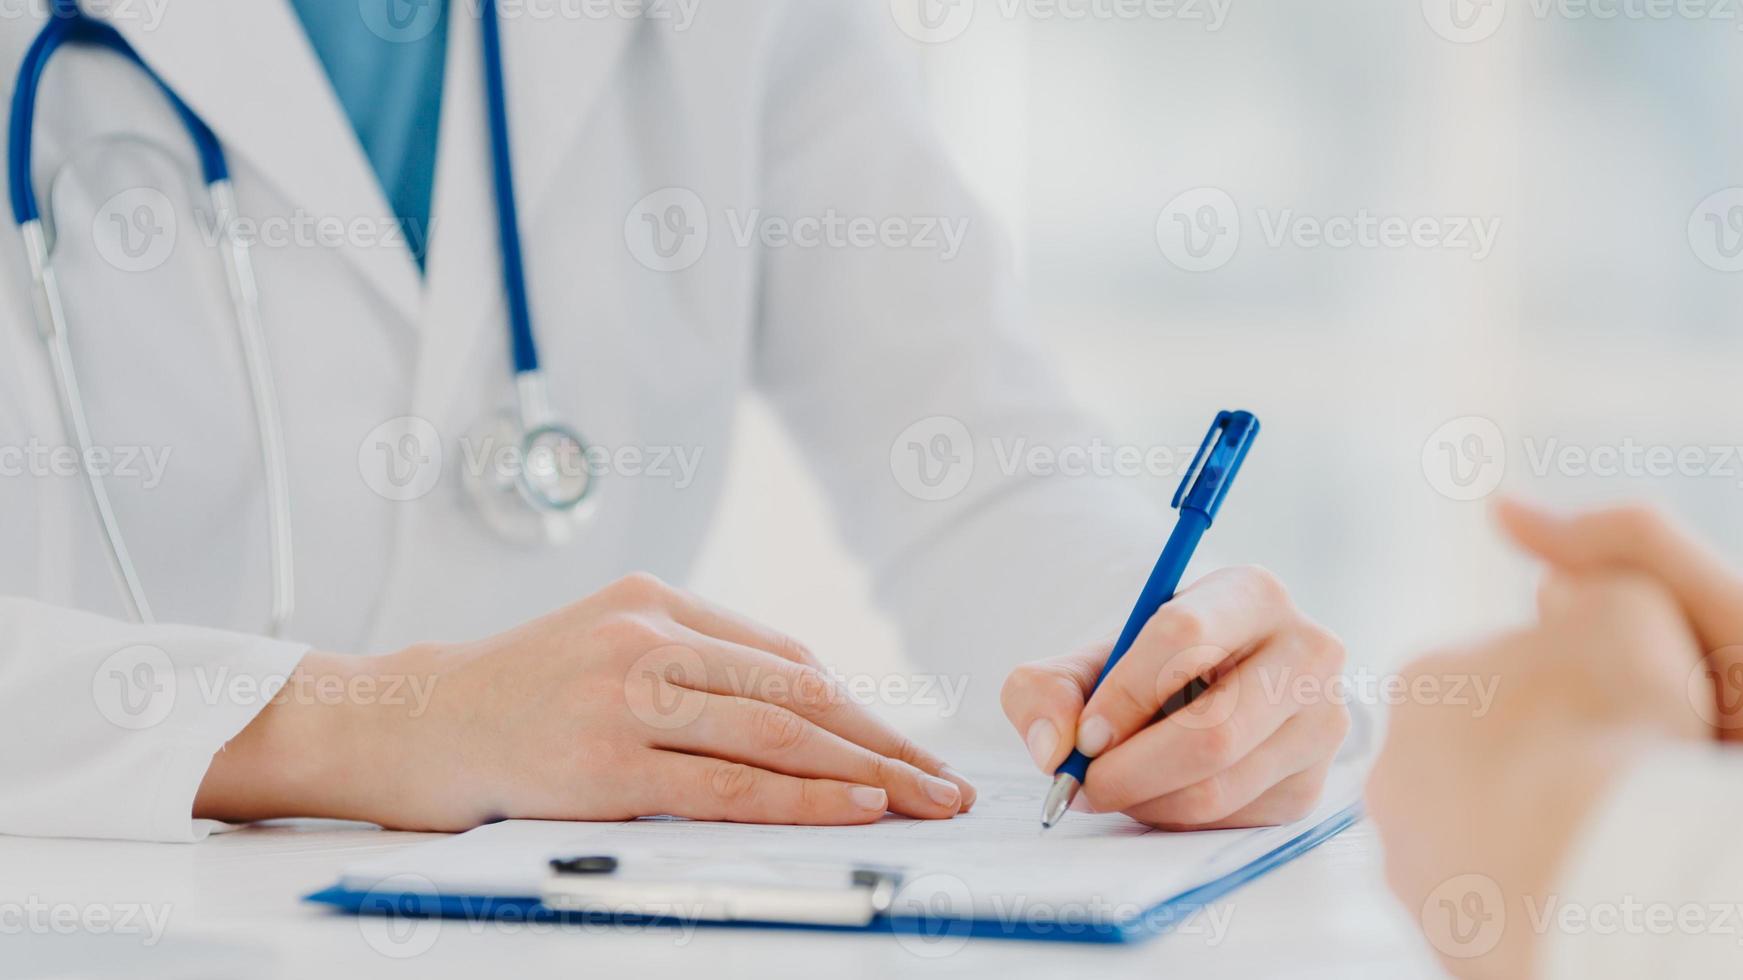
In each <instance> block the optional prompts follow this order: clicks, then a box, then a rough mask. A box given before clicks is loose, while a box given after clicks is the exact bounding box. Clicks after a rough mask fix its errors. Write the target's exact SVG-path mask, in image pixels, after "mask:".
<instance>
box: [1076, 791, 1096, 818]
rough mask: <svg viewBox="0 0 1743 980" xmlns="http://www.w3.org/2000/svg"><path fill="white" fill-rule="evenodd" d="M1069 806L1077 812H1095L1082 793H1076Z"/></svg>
mask: <svg viewBox="0 0 1743 980" xmlns="http://www.w3.org/2000/svg"><path fill="white" fill-rule="evenodd" d="M1071 808H1072V809H1073V810H1076V811H1077V812H1078V813H1094V812H1096V809H1095V807H1094V806H1091V805H1090V802H1089V799H1088V798H1087V797H1085V796H1083V795H1082V794H1078V796H1077V798H1075V799H1073V800H1072V801H1071Z"/></svg>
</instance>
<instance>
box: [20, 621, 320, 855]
mask: <svg viewBox="0 0 1743 980" xmlns="http://www.w3.org/2000/svg"><path fill="white" fill-rule="evenodd" d="M307 652H308V647H307V646H305V645H303V644H300V643H288V642H281V641H277V640H269V639H264V638H261V637H256V636H248V635H245V634H239V633H228V632H224V631H221V630H211V629H202V628H196V627H188V626H168V625H151V626H142V625H137V624H132V623H125V622H120V621H117V620H113V619H108V618H105V617H102V616H95V615H91V614H89V613H83V612H78V611H76V610H70V609H64V608H60V607H57V606H50V605H45V604H42V603H38V602H32V601H28V600H22V599H11V598H6V599H0V744H4V745H5V746H6V749H5V751H4V752H0V785H4V786H5V787H6V792H4V793H0V833H6V834H18V835H24V836H32V837H96V838H117V839H126V840H150V841H171V842H192V841H197V840H201V839H203V838H204V837H205V836H206V835H207V834H209V833H211V832H212V831H213V830H214V829H217V828H219V827H221V826H222V825H221V824H217V823H215V822H213V821H204V820H195V819H194V818H193V805H194V796H195V794H196V793H197V792H198V791H199V787H200V782H201V781H202V780H203V779H204V778H205V774H206V770H207V769H208V768H209V767H210V766H211V763H212V757H213V756H214V755H215V754H216V753H217V752H218V751H219V750H220V749H222V748H223V746H224V744H225V743H226V742H228V741H229V740H230V739H232V738H234V737H235V736H236V735H237V734H238V733H239V732H241V731H242V729H244V728H246V727H247V726H248V723H249V722H250V721H252V720H253V719H254V717H255V715H257V714H259V713H260V711H261V709H262V708H264V707H265V706H266V705H267V704H268V703H269V702H270V701H271V700H272V698H273V697H274V696H275V695H277V694H278V693H279V691H280V690H281V689H282V688H283V686H284V684H285V682H286V681H287V680H288V679H289V678H290V676H291V674H292V672H293V671H295V670H296V667H297V664H298V663H299V662H301V660H302V658H303V656H304V654H306V653H307Z"/></svg>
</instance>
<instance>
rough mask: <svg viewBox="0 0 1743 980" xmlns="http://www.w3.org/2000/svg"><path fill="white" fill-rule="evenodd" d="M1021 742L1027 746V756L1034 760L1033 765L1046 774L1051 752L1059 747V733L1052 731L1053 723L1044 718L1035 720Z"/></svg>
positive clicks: (1051, 756)
mask: <svg viewBox="0 0 1743 980" xmlns="http://www.w3.org/2000/svg"><path fill="white" fill-rule="evenodd" d="M1023 741H1024V743H1025V744H1027V745H1028V746H1029V755H1030V756H1031V757H1033V758H1034V760H1035V765H1036V766H1038V767H1040V769H1041V771H1042V772H1046V771H1047V764H1048V763H1050V762H1052V761H1053V750H1054V749H1056V748H1058V747H1059V733H1058V732H1057V731H1055V730H1054V728H1053V723H1052V722H1050V721H1048V720H1047V719H1045V718H1042V719H1039V720H1037V721H1036V722H1035V723H1034V724H1033V725H1030V726H1029V734H1027V735H1025V736H1023Z"/></svg>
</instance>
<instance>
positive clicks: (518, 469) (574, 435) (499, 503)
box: [460, 409, 599, 545]
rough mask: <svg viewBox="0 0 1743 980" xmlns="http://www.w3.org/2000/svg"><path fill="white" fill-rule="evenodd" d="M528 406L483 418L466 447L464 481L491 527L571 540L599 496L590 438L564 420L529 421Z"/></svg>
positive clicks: (528, 538)
mask: <svg viewBox="0 0 1743 980" xmlns="http://www.w3.org/2000/svg"><path fill="white" fill-rule="evenodd" d="M522 415H523V412H519V411H514V410H506V409H505V410H503V411H500V412H493V413H491V414H488V415H486V416H484V417H483V418H481V419H479V420H478V422H477V423H475V424H474V425H473V427H472V430H471V431H470V432H469V433H467V437H466V438H467V443H468V444H467V445H465V446H462V447H461V453H460V459H461V465H462V466H463V467H464V469H465V473H464V476H463V479H462V481H461V483H462V485H463V486H464V487H465V489H466V496H467V499H468V501H469V502H470V503H471V504H472V506H473V507H474V508H475V509H476V510H477V512H478V515H479V517H480V518H481V519H482V520H483V521H484V523H485V524H486V525H488V526H489V527H490V528H491V530H493V531H495V532H496V533H497V534H499V535H501V536H502V537H503V538H505V539H507V540H510V541H514V542H517V543H520V544H526V545H559V544H563V543H565V542H567V541H569V540H570V539H571V538H572V537H573V536H574V534H575V532H576V530H577V529H578V528H579V527H580V526H581V525H582V524H583V523H585V522H586V520H587V519H588V518H589V517H590V516H591V515H592V513H593V511H594V509H595V508H596V506H597V504H598V494H597V491H598V489H599V479H598V475H597V474H595V473H594V472H593V467H592V461H591V459H590V458H589V452H588V447H587V443H586V442H585V441H584V440H583V439H582V438H581V435H580V433H578V432H576V431H575V430H573V429H571V428H569V427H567V426H565V425H561V424H556V423H551V422H545V423H538V424H533V425H530V426H529V425H527V424H525V423H524V421H523V418H522Z"/></svg>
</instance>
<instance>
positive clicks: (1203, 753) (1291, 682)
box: [1001, 567, 1350, 830]
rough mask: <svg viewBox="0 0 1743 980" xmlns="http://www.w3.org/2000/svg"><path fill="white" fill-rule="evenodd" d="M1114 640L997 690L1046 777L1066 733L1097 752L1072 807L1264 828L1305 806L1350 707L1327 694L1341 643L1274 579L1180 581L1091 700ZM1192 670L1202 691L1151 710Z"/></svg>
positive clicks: (1260, 575) (1031, 667)
mask: <svg viewBox="0 0 1743 980" xmlns="http://www.w3.org/2000/svg"><path fill="white" fill-rule="evenodd" d="M1113 645H1114V641H1113V640H1112V639H1109V640H1107V641H1105V642H1102V643H1099V644H1096V645H1095V646H1093V647H1090V648H1088V649H1085V650H1081V651H1078V652H1076V653H1073V654H1070V655H1068V656H1064V657H1060V658H1058V659H1056V660H1047V661H1042V662H1040V663H1034V664H1028V665H1026V666H1023V667H1019V668H1017V669H1016V670H1015V671H1014V672H1013V673H1012V674H1011V676H1010V678H1009V679H1008V680H1007V681H1006V682H1005V686H1004V691H1003V694H1002V696H1001V698H1002V701H1003V704H1004V709H1005V714H1006V716H1007V717H1009V718H1010V720H1011V723H1012V724H1013V725H1015V726H1016V728H1017V732H1018V733H1019V734H1020V735H1021V736H1022V738H1023V740H1024V742H1025V743H1026V744H1027V746H1028V748H1029V754H1030V755H1031V756H1032V757H1033V758H1034V760H1035V764H1036V765H1037V766H1038V767H1040V769H1041V770H1042V771H1043V772H1045V773H1047V774H1048V775H1052V774H1053V771H1054V770H1055V769H1057V768H1058V767H1059V765H1060V763H1062V762H1064V761H1065V758H1066V756H1067V755H1069V754H1070V752H1071V749H1072V746H1073V744H1075V745H1076V747H1077V748H1079V749H1081V750H1082V751H1083V753H1084V754H1085V755H1087V756H1090V757H1091V758H1093V759H1094V760H1095V762H1094V764H1093V765H1091V766H1090V767H1089V776H1088V780H1087V781H1086V782H1085V783H1084V786H1083V790H1082V793H1081V795H1079V797H1078V802H1077V804H1076V805H1077V806H1078V807H1079V808H1087V809H1091V810H1094V811H1096V812H1103V813H1106V812H1113V811H1119V812H1121V813H1125V814H1126V815H1128V816H1130V817H1132V818H1133V819H1135V820H1139V821H1142V822H1143V823H1147V824H1150V825H1151V826H1155V827H1160V828H1164V829H1169V830H1201V829H1209V828H1230V827H1255V826H1268V825H1272V824H1279V823H1287V822H1289V821H1291V820H1296V819H1299V818H1301V817H1304V816H1306V815H1307V814H1308V813H1309V812H1311V810H1312V809H1313V807H1314V805H1315V804H1316V803H1317V802H1318V800H1319V797H1320V793H1321V791H1322V790H1323V788H1324V785H1325V780H1326V776H1327V774H1328V773H1329V772H1330V769H1331V764H1332V760H1333V758H1334V757H1335V756H1336V754H1337V751H1338V748H1339V746H1341V745H1342V744H1343V740H1344V736H1345V735H1346V734H1347V733H1348V732H1349V726H1350V715H1349V711H1348V709H1347V708H1345V707H1344V705H1343V704H1342V702H1341V699H1337V698H1333V697H1328V696H1326V694H1327V693H1328V691H1329V689H1330V688H1331V683H1330V682H1331V681H1332V679H1333V678H1334V677H1335V675H1336V674H1337V673H1338V671H1339V670H1341V669H1342V667H1343V663H1344V649H1343V645H1342V643H1340V642H1339V641H1338V639H1337V637H1335V636H1333V635H1332V634H1331V633H1329V632H1327V631H1326V630H1325V629H1324V628H1323V627H1321V626H1319V625H1318V624H1316V623H1314V622H1313V621H1312V620H1310V619H1308V618H1307V617H1306V616H1305V615H1303V614H1302V612H1301V611H1300V610H1298V609H1297V608H1295V604H1294V603H1293V602H1292V601H1291V600H1290V598H1289V595H1288V592H1287V591H1286V590H1285V589H1284V587H1283V586H1282V584H1281V583H1279V582H1278V581H1277V579H1276V577H1275V576H1273V575H1272V574H1271V573H1270V572H1268V571H1266V570H1264V569H1262V568H1251V567H1248V568H1228V569H1223V570H1220V571H1217V572H1213V573H1211V574H1210V575H1207V576H1205V577H1204V578H1202V579H1200V580H1199V581H1198V582H1196V583H1195V584H1193V585H1192V586H1191V587H1190V588H1187V589H1185V590H1183V591H1181V593H1180V594H1179V595H1177V596H1175V598H1174V599H1173V600H1172V601H1171V602H1169V603H1168V604H1167V605H1165V606H1163V607H1162V609H1161V611H1160V612H1158V613H1157V614H1156V615H1155V616H1154V617H1153V618H1152V619H1151V620H1150V622H1149V624H1148V625H1146V626H1145V627H1144V629H1143V632H1141V633H1140V634H1139V636H1138V639H1137V642H1136V643H1134V644H1133V646H1132V649H1131V650H1130V651H1129V652H1127V654H1126V656H1125V658H1124V659H1122V660H1121V661H1120V662H1119V664H1118V665H1117V666H1115V667H1114V669H1113V672H1112V673H1110V674H1109V675H1108V679H1107V681H1106V683H1104V684H1102V686H1101V687H1100V688H1099V689H1097V690H1095V693H1094V696H1093V697H1092V696H1090V694H1089V692H1090V690H1091V689H1092V688H1093V687H1094V685H1095V681H1096V678H1097V676H1099V675H1100V673H1101V670H1102V665H1103V664H1105V663H1106V662H1107V658H1108V655H1109V653H1111V652H1112V650H1113ZM1200 678H1203V679H1205V680H1208V681H1210V686H1209V688H1208V690H1205V691H1204V692H1203V693H1202V694H1201V695H1200V696H1199V697H1198V698H1197V699H1196V700H1195V701H1193V703H1192V704H1191V705H1190V706H1188V707H1186V708H1184V709H1181V710H1171V711H1170V713H1169V714H1167V716H1166V717H1164V718H1163V719H1162V720H1160V721H1156V720H1154V719H1155V718H1156V716H1157V714H1158V713H1159V712H1160V711H1162V710H1163V708H1164V707H1165V706H1166V707H1169V708H1170V709H1172V708H1174V707H1175V705H1173V704H1171V703H1170V702H1171V701H1173V700H1174V699H1176V698H1177V696H1178V695H1179V694H1180V692H1181V691H1182V690H1183V689H1184V688H1185V687H1186V686H1187V685H1188V684H1189V683H1194V682H1195V681H1197V680H1198V679H1200ZM1086 700H1087V703H1086ZM1334 702H1336V703H1334Z"/></svg>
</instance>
